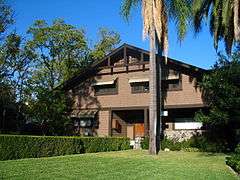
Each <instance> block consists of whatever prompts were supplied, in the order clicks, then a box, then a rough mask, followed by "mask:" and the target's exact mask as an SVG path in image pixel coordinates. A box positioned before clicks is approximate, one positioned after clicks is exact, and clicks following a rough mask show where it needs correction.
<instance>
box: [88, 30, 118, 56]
mask: <svg viewBox="0 0 240 180" xmlns="http://www.w3.org/2000/svg"><path fill="white" fill-rule="evenodd" d="M98 36H99V40H98V42H97V43H96V44H95V45H94V49H93V50H92V51H91V53H90V54H91V56H92V57H91V58H92V59H94V60H96V59H102V58H103V57H104V56H105V55H106V54H107V53H109V52H111V50H113V49H114V48H115V47H116V45H118V44H119V43H120V41H121V40H120V35H119V34H118V33H116V32H114V31H109V30H108V29H107V28H100V29H99V31H98Z"/></svg>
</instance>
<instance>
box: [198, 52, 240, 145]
mask: <svg viewBox="0 0 240 180" xmlns="http://www.w3.org/2000/svg"><path fill="white" fill-rule="evenodd" d="M239 74H240V53H239V51H236V52H235V53H234V54H233V55H232V57H231V59H228V58H226V57H224V56H222V55H220V56H219V60H218V61H217V63H216V64H215V65H214V67H213V70H211V71H210V72H209V74H206V75H205V76H204V77H203V80H202V82H200V83H199V84H200V88H201V89H202V92H203V98H204V100H205V102H206V103H207V104H208V105H209V111H200V112H198V113H196V116H195V119H196V120H198V121H201V122H203V123H204V124H206V125H207V128H208V130H209V131H212V135H213V136H215V138H216V139H218V138H222V139H225V140H226V141H227V143H228V144H229V146H230V148H233V147H234V143H235V138H234V136H235V135H234V134H235V132H234V129H236V128H239V122H240V109H239V107H240V81H239Z"/></svg>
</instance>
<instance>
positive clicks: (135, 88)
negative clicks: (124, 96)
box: [131, 82, 149, 93]
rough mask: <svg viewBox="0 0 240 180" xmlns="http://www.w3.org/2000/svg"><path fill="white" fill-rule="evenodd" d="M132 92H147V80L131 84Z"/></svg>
mask: <svg viewBox="0 0 240 180" xmlns="http://www.w3.org/2000/svg"><path fill="white" fill-rule="evenodd" d="M131 89H132V93H148V92H149V82H138V83H132V84H131Z"/></svg>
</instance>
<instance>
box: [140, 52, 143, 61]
mask: <svg viewBox="0 0 240 180" xmlns="http://www.w3.org/2000/svg"><path fill="white" fill-rule="evenodd" d="M140 61H141V62H143V53H142V52H141V59H140Z"/></svg>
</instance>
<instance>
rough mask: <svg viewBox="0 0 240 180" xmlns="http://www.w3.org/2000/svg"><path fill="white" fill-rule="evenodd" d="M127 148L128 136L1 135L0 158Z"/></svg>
mask: <svg viewBox="0 0 240 180" xmlns="http://www.w3.org/2000/svg"><path fill="white" fill-rule="evenodd" d="M126 149H130V142H129V139H128V138H117V137H116V138H115V137H103V138H101V137H63V136H62V137H60V136H21V135H0V160H8V159H22V158H37V157H50V156H59V155H67V154H81V153H93V152H105V151H119V150H126Z"/></svg>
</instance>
